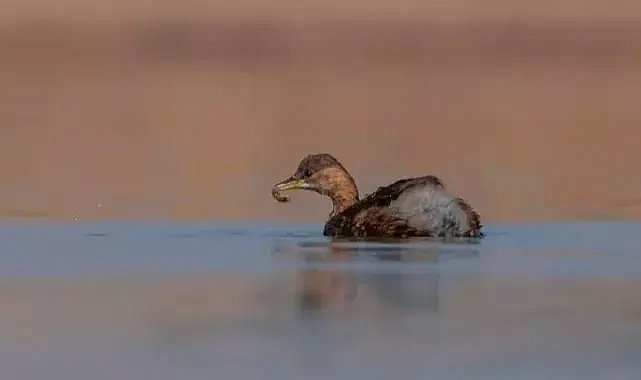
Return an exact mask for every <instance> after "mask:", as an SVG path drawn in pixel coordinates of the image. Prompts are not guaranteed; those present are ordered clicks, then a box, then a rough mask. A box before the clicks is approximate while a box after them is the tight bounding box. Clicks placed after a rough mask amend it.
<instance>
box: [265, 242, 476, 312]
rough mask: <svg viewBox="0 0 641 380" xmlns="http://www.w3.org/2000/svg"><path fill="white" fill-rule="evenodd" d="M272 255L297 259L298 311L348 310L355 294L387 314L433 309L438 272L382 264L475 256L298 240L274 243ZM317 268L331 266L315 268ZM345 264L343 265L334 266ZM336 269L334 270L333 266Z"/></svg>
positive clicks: (472, 253)
mask: <svg viewBox="0 0 641 380" xmlns="http://www.w3.org/2000/svg"><path fill="white" fill-rule="evenodd" d="M273 253H274V256H276V257H283V256H284V257H289V258H291V259H298V260H301V262H302V265H301V269H300V271H299V275H298V277H299V280H298V293H297V296H296V304H297V305H298V307H299V308H300V310H301V311H302V312H303V313H309V312H319V311H323V310H330V309H343V310H348V309H349V308H351V307H354V304H355V303H356V301H357V300H358V297H359V294H360V295H363V297H369V298H370V299H369V300H366V301H365V302H369V303H372V302H375V303H377V304H378V305H379V306H380V307H381V308H383V309H386V310H387V311H390V310H414V311H417V310H420V311H422V312H437V311H438V299H439V297H438V295H439V280H440V273H439V271H438V268H437V267H436V266H432V267H430V268H426V270H423V271H419V272H414V271H406V270H403V269H404V268H403V267H400V268H399V267H390V266H386V265H385V264H386V263H389V264H395V263H407V264H408V265H411V263H416V262H419V263H420V262H422V263H438V262H439V261H442V260H450V259H455V258H459V259H460V258H468V259H469V258H477V257H479V252H478V251H477V250H475V249H470V248H451V247H448V248H443V247H429V246H428V247H413V246H407V245H372V244H363V243H360V244H344V243H335V242H328V241H300V242H295V243H293V244H289V245H287V244H282V243H281V244H276V245H275V246H274V249H273ZM362 262H378V263H380V264H379V265H377V266H374V267H370V268H365V269H366V270H363V268H358V267H350V266H349V265H348V264H349V263H353V264H354V263H355V264H359V263H362ZM319 264H334V265H333V266H332V265H330V266H329V267H328V266H319ZM340 264H347V265H342V266H341V265H340ZM335 267H337V268H335Z"/></svg>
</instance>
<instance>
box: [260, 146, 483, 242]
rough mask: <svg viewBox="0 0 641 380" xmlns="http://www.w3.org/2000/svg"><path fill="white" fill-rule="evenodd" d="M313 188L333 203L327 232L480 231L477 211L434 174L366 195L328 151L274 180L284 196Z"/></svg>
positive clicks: (471, 233) (398, 235)
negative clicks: (277, 180)
mask: <svg viewBox="0 0 641 380" xmlns="http://www.w3.org/2000/svg"><path fill="white" fill-rule="evenodd" d="M297 189H302V190H311V191H315V192H317V193H320V194H322V195H325V196H328V197H329V198H330V199H331V200H332V204H333V206H334V208H333V210H332V213H331V214H330V217H329V220H328V221H327V223H326V224H325V228H324V230H323V234H324V235H326V236H334V237H394V238H405V237H413V236H443V237H445V236H451V237H461V236H465V237H481V236H483V233H482V232H481V228H482V224H481V219H480V217H479V214H478V213H477V212H476V211H474V210H473V209H472V207H471V206H470V205H469V203H467V202H466V201H465V200H464V199H462V198H456V197H452V196H450V195H449V194H448V193H447V191H446V189H445V185H444V183H443V182H442V181H441V180H440V179H439V178H437V177H435V176H431V175H428V176H424V177H417V178H406V179H401V180H399V181H396V182H394V183H393V184H391V185H388V186H383V187H380V188H378V190H376V191H375V192H374V193H372V194H370V195H368V196H366V197H365V198H363V199H362V200H359V197H358V188H357V187H356V183H355V182H354V179H353V178H352V176H351V175H350V174H349V173H348V172H347V170H345V168H344V167H343V165H341V163H340V162H338V160H336V159H335V158H334V157H332V156H331V155H329V154H314V155H310V156H307V157H305V158H304V159H303V160H302V161H301V162H300V164H299V166H298V169H297V170H296V172H295V173H294V175H292V176H291V177H289V178H287V179H286V180H284V181H282V182H280V183H278V184H276V185H275V186H274V187H273V188H272V195H273V196H274V198H276V199H277V200H278V201H280V202H286V201H288V200H289V198H288V197H287V196H286V195H285V194H284V192H285V191H288V190H297Z"/></svg>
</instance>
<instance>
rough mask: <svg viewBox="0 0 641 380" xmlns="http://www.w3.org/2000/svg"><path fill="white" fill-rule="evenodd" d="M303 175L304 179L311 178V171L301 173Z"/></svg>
mask: <svg viewBox="0 0 641 380" xmlns="http://www.w3.org/2000/svg"><path fill="white" fill-rule="evenodd" d="M303 175H304V176H305V177H311V176H312V171H311V170H309V169H307V170H305V172H304V173H303Z"/></svg>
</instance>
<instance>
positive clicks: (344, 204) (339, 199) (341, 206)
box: [329, 194, 358, 217]
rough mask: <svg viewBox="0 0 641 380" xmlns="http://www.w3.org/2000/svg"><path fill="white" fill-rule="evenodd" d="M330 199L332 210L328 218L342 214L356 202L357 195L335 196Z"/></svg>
mask: <svg viewBox="0 0 641 380" xmlns="http://www.w3.org/2000/svg"><path fill="white" fill-rule="evenodd" d="M331 198H332V204H333V206H334V207H333V209H332V213H331V214H329V216H330V217H331V216H334V215H336V214H339V213H341V212H343V211H344V210H345V209H346V208H348V207H350V206H352V205H353V204H355V203H356V202H358V195H356V196H354V195H353V194H335V195H334V196H332V197H331Z"/></svg>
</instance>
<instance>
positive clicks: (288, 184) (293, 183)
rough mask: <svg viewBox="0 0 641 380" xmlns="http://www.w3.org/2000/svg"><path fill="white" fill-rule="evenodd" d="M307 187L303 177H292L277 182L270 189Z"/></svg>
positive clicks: (285, 189)
mask: <svg viewBox="0 0 641 380" xmlns="http://www.w3.org/2000/svg"><path fill="white" fill-rule="evenodd" d="M307 188H309V185H308V183H307V182H305V180H304V179H295V178H293V177H292V178H288V179H286V180H284V181H283V182H280V183H277V184H276V185H274V188H273V189H272V190H276V191H287V190H300V189H307Z"/></svg>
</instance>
